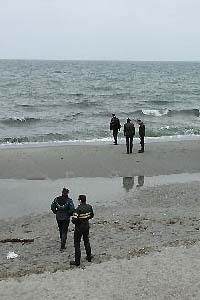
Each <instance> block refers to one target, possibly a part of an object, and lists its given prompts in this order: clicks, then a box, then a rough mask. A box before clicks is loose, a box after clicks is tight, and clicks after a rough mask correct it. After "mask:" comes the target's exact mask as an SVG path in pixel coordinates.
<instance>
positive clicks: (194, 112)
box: [167, 108, 200, 117]
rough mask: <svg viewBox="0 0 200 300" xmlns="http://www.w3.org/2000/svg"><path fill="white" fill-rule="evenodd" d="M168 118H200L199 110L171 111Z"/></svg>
mask: <svg viewBox="0 0 200 300" xmlns="http://www.w3.org/2000/svg"><path fill="white" fill-rule="evenodd" d="M167 115H168V116H170V117H171V116H173V117H174V116H176V115H187V116H195V117H199V115H200V114H199V109H197V108H193V109H181V110H171V109H169V111H168V113H167Z"/></svg>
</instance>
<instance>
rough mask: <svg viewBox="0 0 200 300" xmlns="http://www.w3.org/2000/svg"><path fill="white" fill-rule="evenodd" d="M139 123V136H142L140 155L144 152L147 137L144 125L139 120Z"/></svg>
mask: <svg viewBox="0 0 200 300" xmlns="http://www.w3.org/2000/svg"><path fill="white" fill-rule="evenodd" d="M137 123H138V125H139V136H140V145H141V150H139V151H138V152H139V153H143V152H144V137H145V125H144V123H143V122H142V121H141V120H140V119H138V120H137Z"/></svg>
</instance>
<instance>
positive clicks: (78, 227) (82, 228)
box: [70, 195, 94, 266]
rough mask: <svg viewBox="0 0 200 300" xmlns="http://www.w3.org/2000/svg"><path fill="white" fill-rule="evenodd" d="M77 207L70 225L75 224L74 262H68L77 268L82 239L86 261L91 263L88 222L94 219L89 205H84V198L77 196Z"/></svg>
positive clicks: (83, 196)
mask: <svg viewBox="0 0 200 300" xmlns="http://www.w3.org/2000/svg"><path fill="white" fill-rule="evenodd" d="M78 200H79V205H78V207H77V208H76V209H75V211H74V214H73V216H72V223H73V224H75V230H74V248H75V260H74V261H70V265H72V266H73V265H74V266H79V265H80V259H81V249H80V243H81V238H82V237H83V241H84V246H85V251H86V255H87V261H89V262H91V259H92V254H91V247H90V240H89V220H90V219H92V218H93V217H94V212H93V208H92V206H91V205H90V204H87V203H86V196H85V195H79V197H78Z"/></svg>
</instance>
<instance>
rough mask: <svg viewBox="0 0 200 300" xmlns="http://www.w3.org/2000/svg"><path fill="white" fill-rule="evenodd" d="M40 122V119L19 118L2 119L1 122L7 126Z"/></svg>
mask: <svg viewBox="0 0 200 300" xmlns="http://www.w3.org/2000/svg"><path fill="white" fill-rule="evenodd" d="M38 121H40V119H38V118H29V117H28V118H24V117H22V118H19V117H14V118H8V119H2V120H0V122H1V123H2V124H5V125H7V126H16V125H21V124H31V123H36V122H38Z"/></svg>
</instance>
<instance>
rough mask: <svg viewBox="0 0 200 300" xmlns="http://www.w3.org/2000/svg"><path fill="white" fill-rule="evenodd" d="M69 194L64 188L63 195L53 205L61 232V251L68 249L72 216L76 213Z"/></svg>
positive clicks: (52, 208)
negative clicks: (68, 234)
mask: <svg viewBox="0 0 200 300" xmlns="http://www.w3.org/2000/svg"><path fill="white" fill-rule="evenodd" d="M68 194H69V190H68V189H66V188H63V190H62V195H61V196H59V197H56V198H55V199H54V200H53V202H52V204H51V210H52V212H53V213H54V214H55V215H56V220H57V224H58V228H59V232H60V240H61V247H60V250H61V251H63V250H64V249H66V248H65V244H66V240H67V232H68V227H69V222H70V216H72V214H73V212H74V204H73V201H72V199H71V198H69V196H68Z"/></svg>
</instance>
